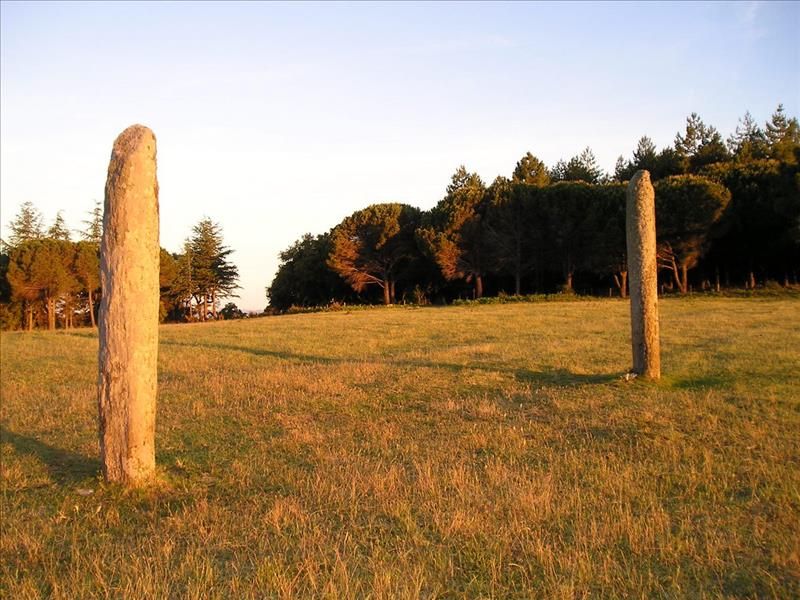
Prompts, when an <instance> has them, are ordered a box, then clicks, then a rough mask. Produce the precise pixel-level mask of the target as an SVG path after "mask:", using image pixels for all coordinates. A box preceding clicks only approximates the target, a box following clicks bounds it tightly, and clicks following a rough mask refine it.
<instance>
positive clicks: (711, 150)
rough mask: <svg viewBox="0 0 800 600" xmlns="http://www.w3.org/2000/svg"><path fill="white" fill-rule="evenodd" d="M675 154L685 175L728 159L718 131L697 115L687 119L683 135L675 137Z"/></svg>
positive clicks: (694, 114)
mask: <svg viewBox="0 0 800 600" xmlns="http://www.w3.org/2000/svg"><path fill="white" fill-rule="evenodd" d="M675 152H676V153H677V154H678V156H679V158H680V161H681V167H682V170H683V171H684V172H685V173H689V172H691V173H696V172H697V171H699V170H700V169H701V168H702V167H704V166H706V165H710V164H713V163H716V162H724V161H726V160H728V159H729V158H730V157H729V155H728V150H727V148H726V147H725V144H724V143H723V141H722V136H721V135H720V134H719V131H717V130H716V128H715V127H710V126H707V125H706V124H705V123H703V120H702V119H701V118H700V117H699V116H698V114H697V113H692V114H691V115H689V117H687V119H686V131H685V132H684V134H683V135H681V134H680V133H678V134H677V135H676V136H675Z"/></svg>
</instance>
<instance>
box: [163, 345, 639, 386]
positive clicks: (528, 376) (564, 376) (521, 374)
mask: <svg viewBox="0 0 800 600" xmlns="http://www.w3.org/2000/svg"><path fill="white" fill-rule="evenodd" d="M161 344H163V345H165V346H184V347H187V348H205V349H207V350H221V351H227V352H244V353H246V354H251V355H254V356H262V357H270V358H276V359H278V360H285V361H289V362H297V363H301V364H321V365H335V364H344V363H349V362H353V361H358V360H363V359H362V358H361V357H353V358H334V357H330V356H314V355H310V354H301V353H297V352H287V351H277V350H265V349H262V348H247V347H242V346H236V345H232V344H192V343H187V342H175V341H164V340H162V341H161ZM366 360H368V361H369V362H385V363H387V364H392V365H399V366H404V367H418V368H428V369H443V370H446V371H451V372H453V373H461V372H464V371H486V372H492V373H505V374H508V375H513V376H514V377H515V378H516V379H518V380H520V381H525V382H528V383H532V384H538V385H560V386H580V385H592V384H594V385H598V384H605V383H611V382H613V381H614V380H616V379H619V378H620V377H622V376H623V375H624V374H625V372H624V371H620V372H619V373H573V372H572V371H570V370H568V369H563V368H553V369H543V370H538V371H534V370H531V369H525V368H515V367H508V366H503V365H493V364H485V363H483V364H482V363H475V364H457V363H444V362H434V361H425V360H413V359H407V358H395V357H392V356H376V357H368V358H367V359H366Z"/></svg>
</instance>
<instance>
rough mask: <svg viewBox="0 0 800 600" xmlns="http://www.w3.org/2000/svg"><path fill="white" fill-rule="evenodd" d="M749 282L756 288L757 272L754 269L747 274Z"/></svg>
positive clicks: (752, 287)
mask: <svg viewBox="0 0 800 600" xmlns="http://www.w3.org/2000/svg"><path fill="white" fill-rule="evenodd" d="M747 283H748V284H749V286H750V289H751V290H754V289H756V274H755V273H754V272H753V271H752V269H751V270H750V272H749V273H748V274H747Z"/></svg>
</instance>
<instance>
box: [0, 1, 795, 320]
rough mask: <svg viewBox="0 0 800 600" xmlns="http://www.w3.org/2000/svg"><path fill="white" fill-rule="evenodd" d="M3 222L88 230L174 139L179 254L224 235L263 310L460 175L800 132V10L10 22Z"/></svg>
mask: <svg viewBox="0 0 800 600" xmlns="http://www.w3.org/2000/svg"><path fill="white" fill-rule="evenodd" d="M0 28H1V30H0V49H1V54H2V56H1V58H0V61H1V64H0V135H1V136H2V138H1V142H2V143H1V144H0V209H1V212H2V214H0V220H1V221H2V225H3V230H2V231H3V235H4V236H5V235H7V224H8V222H9V221H10V220H11V219H12V218H13V216H14V215H15V214H16V212H17V210H18V208H19V205H20V204H21V203H22V202H24V201H26V200H30V201H32V202H33V203H34V204H35V205H36V206H37V207H39V209H40V210H41V211H42V212H43V213H44V214H45V217H46V219H47V221H48V222H49V221H51V220H52V218H53V217H54V216H55V213H56V211H57V210H58V209H63V210H64V217H65V219H66V220H67V223H68V224H69V225H70V226H72V227H74V228H77V227H79V226H80V222H81V220H82V219H84V218H85V216H86V212H88V211H89V210H90V209H91V207H92V206H93V201H94V200H95V199H97V200H102V197H103V186H104V184H105V173H106V169H107V166H108V159H109V155H110V151H111V144H112V142H113V140H114V138H115V137H116V135H117V134H118V133H119V132H120V131H122V130H123V129H124V128H125V127H127V126H128V125H130V124H133V123H143V124H145V125H148V126H150V127H151V128H152V129H153V130H154V132H155V134H156V136H157V138H158V159H159V164H158V168H159V180H160V184H161V196H160V200H161V231H162V233H161V244H162V246H164V247H165V248H167V249H168V250H170V251H178V250H180V248H181V245H182V241H183V239H184V238H185V237H186V236H187V235H188V234H189V231H190V228H191V226H192V225H194V224H195V223H196V222H197V221H198V220H199V219H200V218H202V217H203V216H209V217H211V218H212V219H214V220H215V221H217V222H219V223H220V224H221V225H222V226H223V229H224V233H225V239H226V242H227V243H228V244H229V245H230V246H231V247H232V248H234V249H235V253H234V254H233V255H232V258H233V259H234V261H235V262H236V263H237V264H238V265H239V267H240V272H241V275H242V282H241V283H242V286H243V289H242V290H241V298H240V299H239V300H238V301H237V302H238V303H239V305H240V306H242V307H244V308H246V309H253V310H260V309H261V308H263V307H264V306H265V304H266V298H265V296H264V287H265V286H266V285H268V284H269V282H270V281H271V280H272V277H273V275H274V273H275V270H276V268H277V265H278V259H277V253H278V252H279V251H280V250H282V249H284V248H286V247H287V246H288V245H289V244H291V243H292V242H293V241H294V240H295V239H297V238H298V237H299V236H300V235H302V234H303V233H304V232H312V233H322V232H324V231H326V230H328V229H329V228H331V227H332V226H334V225H336V224H337V223H338V222H339V221H340V220H341V219H342V218H344V217H345V216H347V215H348V214H350V213H351V212H352V211H354V210H356V209H359V208H363V207H364V206H366V205H368V204H371V203H375V202H388V201H400V202H406V203H409V204H413V205H415V206H419V207H421V208H424V209H427V208H430V207H431V206H433V205H434V204H435V203H436V202H437V201H438V200H439V199H440V198H441V197H442V195H443V194H444V189H445V187H446V186H447V184H448V182H449V179H450V176H451V175H452V173H453V172H454V171H455V169H456V168H457V167H458V165H459V164H461V163H463V164H465V165H466V166H467V168H469V169H470V170H474V171H477V172H478V173H479V174H480V175H481V176H482V177H483V178H484V180H485V181H487V182H490V181H491V180H492V179H494V177H495V176H496V175H498V174H504V175H510V173H511V171H512V170H513V167H514V164H515V163H516V161H517V160H518V159H519V157H520V156H522V155H523V154H524V153H525V152H526V151H528V150H530V151H532V152H533V153H534V154H536V155H537V156H539V157H540V158H541V159H543V160H544V161H545V162H546V163H547V164H548V165H552V164H553V163H555V162H556V161H557V160H558V159H559V158H562V157H563V158H567V159H568V158H569V157H571V156H573V155H575V154H577V153H579V152H580V151H581V150H582V149H583V148H584V147H585V146H587V145H589V146H591V148H592V149H593V150H594V152H595V154H596V155H597V157H598V159H599V161H600V163H601V166H602V167H604V168H605V169H607V170H613V167H614V162H615V160H616V158H617V156H619V155H620V154H624V155H625V156H626V157H628V156H629V155H630V153H631V151H632V150H633V148H634V146H635V144H636V141H637V140H638V139H639V137H641V136H642V135H645V134H646V135H649V136H650V137H651V138H653V140H654V141H655V143H656V145H657V146H659V147H662V146H664V145H668V144H670V143H672V141H673V139H674V136H675V133H676V132H677V131H678V130H679V129H681V128H682V127H683V125H684V122H685V118H686V116H687V115H688V114H689V113H691V112H692V111H695V112H698V113H699V114H700V115H701V117H703V119H704V120H705V121H706V123H709V124H712V125H715V126H716V127H717V128H718V129H719V130H720V131H721V132H722V133H723V135H724V136H726V137H727V135H728V134H729V133H730V132H731V131H732V130H733V129H734V128H735V126H736V123H737V120H738V118H739V117H741V116H742V115H743V113H744V112H745V110H750V112H751V113H752V114H753V116H754V117H755V118H756V119H757V120H758V121H759V122H762V123H763V121H765V120H766V119H767V118H768V117H769V115H770V114H771V113H772V111H773V110H774V109H775V106H776V105H777V103H779V102H782V103H783V104H784V105H785V107H786V109H787V111H788V112H789V113H790V114H792V115H795V116H796V115H798V114H799V113H800V43H799V42H798V34H797V32H798V31H800V4H798V3H778V2H764V3H758V2H742V3H732V4H724V3H708V4H690V3H675V4H671V3H670V4H653V3H642V4H635V3H620V4H617V3H612V4H589V3H563V4H556V3H554V4H540V3H535V4H534V3H531V4H527V3H521V2H514V3H508V4H501V3H491V4H479V3H469V4H458V3H439V4H409V3H397V4H388V3H387V4H362V3H358V4H333V3H324V4H260V3H254V2H252V3H251V2H246V3H231V2H228V3H225V4H214V3H199V4H192V3H188V2H179V3H154V2H148V3H138V2H137V3H130V4H123V3H108V4H103V3H87V4H73V3H63V2H58V3H53V4H47V3H40V2H37V3H30V4H26V3H16V2H15V3H7V2H3V3H2V14H0Z"/></svg>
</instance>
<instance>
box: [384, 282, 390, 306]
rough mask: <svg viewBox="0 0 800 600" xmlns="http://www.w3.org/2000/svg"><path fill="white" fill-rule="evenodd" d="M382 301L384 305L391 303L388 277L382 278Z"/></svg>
mask: <svg viewBox="0 0 800 600" xmlns="http://www.w3.org/2000/svg"><path fill="white" fill-rule="evenodd" d="M383 303H384V305H386V306H389V305H390V304H391V303H392V288H391V284H390V283H389V280H388V279H384V280H383Z"/></svg>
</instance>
